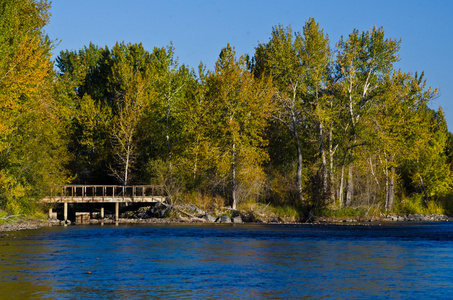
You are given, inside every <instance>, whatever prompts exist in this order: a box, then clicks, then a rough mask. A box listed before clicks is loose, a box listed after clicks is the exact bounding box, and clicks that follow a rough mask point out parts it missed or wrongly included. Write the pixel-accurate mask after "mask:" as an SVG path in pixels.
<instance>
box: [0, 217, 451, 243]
mask: <svg viewBox="0 0 453 300" xmlns="http://www.w3.org/2000/svg"><path fill="white" fill-rule="evenodd" d="M452 220H453V218H451V217H448V216H445V215H419V214H409V215H385V216H379V217H366V218H361V217H355V218H352V217H342V218H338V217H314V218H313V220H311V222H298V221H296V220H294V219H292V218H287V219H285V218H280V217H264V216H263V217H262V218H254V219H251V218H250V215H249V216H247V215H244V214H239V215H237V216H235V217H230V216H228V215H222V216H220V217H212V216H210V215H205V216H203V217H200V218H199V217H175V218H169V217H168V218H165V217H164V218H162V217H161V218H158V217H150V218H120V219H119V220H118V221H115V220H113V219H111V218H107V219H103V220H100V219H91V220H90V221H89V222H86V223H82V224H116V223H118V224H181V223H211V224H216V223H221V224H241V223H248V224H348V225H352V224H357V225H359V224H364V223H387V222H390V223H391V222H448V221H452ZM62 225H65V224H64V222H63V221H59V220H39V219H20V220H18V221H15V222H10V223H6V224H1V225H0V232H10V231H20V230H30V229H39V228H43V227H51V226H62ZM2 236H5V234H3V235H2V234H0V237H2Z"/></svg>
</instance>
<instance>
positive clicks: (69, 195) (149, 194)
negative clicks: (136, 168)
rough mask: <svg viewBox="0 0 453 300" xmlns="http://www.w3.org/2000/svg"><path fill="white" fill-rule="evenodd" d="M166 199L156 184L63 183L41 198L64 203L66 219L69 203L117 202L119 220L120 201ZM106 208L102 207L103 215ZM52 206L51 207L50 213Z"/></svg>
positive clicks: (161, 189) (141, 201)
mask: <svg viewBox="0 0 453 300" xmlns="http://www.w3.org/2000/svg"><path fill="white" fill-rule="evenodd" d="M165 199H166V197H165V195H164V191H163V188H162V187H161V186H154V185H137V186H116V185H61V186H56V187H54V189H53V191H52V195H51V196H50V197H45V198H43V199H41V202H43V203H63V204H64V220H65V221H66V220H67V215H68V212H67V211H68V203H73V204H75V203H115V219H116V220H118V216H119V204H120V203H144V202H148V203H155V202H164V201H165ZM103 211H104V208H103V206H102V208H101V215H102V217H103ZM51 213H52V208H50V209H49V215H51Z"/></svg>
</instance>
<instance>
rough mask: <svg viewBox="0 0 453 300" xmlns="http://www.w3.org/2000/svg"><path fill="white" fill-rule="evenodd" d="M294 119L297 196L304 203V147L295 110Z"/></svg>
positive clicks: (293, 133)
mask: <svg viewBox="0 0 453 300" xmlns="http://www.w3.org/2000/svg"><path fill="white" fill-rule="evenodd" d="M292 121H293V124H292V125H293V132H292V135H293V138H294V142H295V144H296V149H297V175H296V181H297V182H296V185H297V197H298V200H299V201H300V203H301V204H302V203H303V202H304V195H303V194H302V168H303V159H302V147H301V145H300V140H299V133H298V131H297V122H296V117H295V116H294V112H293V114H292Z"/></svg>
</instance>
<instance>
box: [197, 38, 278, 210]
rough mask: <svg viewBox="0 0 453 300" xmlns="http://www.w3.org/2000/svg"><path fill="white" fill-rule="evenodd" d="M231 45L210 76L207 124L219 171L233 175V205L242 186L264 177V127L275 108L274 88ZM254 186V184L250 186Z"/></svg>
mask: <svg viewBox="0 0 453 300" xmlns="http://www.w3.org/2000/svg"><path fill="white" fill-rule="evenodd" d="M235 55H236V53H235V50H234V48H232V47H231V46H230V45H229V44H228V45H227V47H225V48H223V49H222V51H221V53H220V56H219V59H218V60H217V63H216V66H215V71H214V72H212V73H209V74H208V78H207V85H208V91H207V99H208V101H209V103H208V104H207V109H208V110H207V111H208V113H209V116H208V120H209V125H208V127H207V130H208V134H207V135H206V136H208V137H209V138H210V144H211V146H212V147H213V148H215V151H216V152H217V158H216V161H215V162H214V164H215V167H216V170H217V172H219V174H220V175H221V176H222V177H223V178H229V180H228V182H230V184H231V200H232V207H233V209H235V208H236V207H237V203H238V202H239V201H240V199H239V197H238V190H239V185H240V184H243V185H245V184H246V183H256V181H257V180H258V181H259V180H261V178H259V177H261V176H258V178H256V177H255V178H254V176H255V175H261V174H262V170H261V168H260V164H261V163H262V162H263V161H265V160H266V159H267V154H266V152H265V151H264V148H263V146H264V145H265V144H266V141H265V139H264V129H265V127H266V124H267V119H268V117H269V116H270V112H271V109H272V101H271V100H272V89H271V85H270V82H269V81H267V80H265V79H255V78H254V77H253V75H252V74H251V73H250V72H248V71H247V65H246V57H245V56H242V57H240V58H239V60H237V59H236V57H235ZM249 187H250V186H249Z"/></svg>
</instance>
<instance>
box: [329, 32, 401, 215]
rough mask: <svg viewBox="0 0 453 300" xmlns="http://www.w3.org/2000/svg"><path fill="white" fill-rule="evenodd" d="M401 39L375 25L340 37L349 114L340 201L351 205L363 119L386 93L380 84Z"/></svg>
mask: <svg viewBox="0 0 453 300" xmlns="http://www.w3.org/2000/svg"><path fill="white" fill-rule="evenodd" d="M399 44H400V41H396V40H393V39H387V38H385V37H384V30H383V29H382V28H379V29H377V28H372V29H371V30H369V31H366V32H362V33H361V34H359V31H358V30H354V31H353V32H352V33H351V34H350V35H349V37H348V39H347V40H344V39H343V38H341V39H340V41H339V43H338V45H337V48H338V52H339V53H338V55H337V60H336V69H337V75H336V76H337V77H338V78H339V79H338V81H339V86H340V88H341V90H340V93H341V95H342V101H344V105H345V107H346V109H347V111H348V113H349V121H348V123H347V125H346V126H347V130H348V142H347V145H346V148H345V150H344V157H345V159H344V160H343V163H342V172H341V180H340V189H339V196H340V203H341V204H343V203H344V205H345V206H349V205H350V204H351V201H352V197H353V191H354V186H353V182H354V179H353V165H354V164H353V162H354V149H355V148H356V147H358V146H359V145H360V144H361V141H359V137H360V134H361V128H362V125H363V123H362V120H363V119H364V118H366V116H367V114H368V113H369V111H370V108H371V106H372V105H373V102H375V99H376V98H377V96H378V95H379V94H380V93H382V92H383V91H382V89H380V86H381V85H382V83H383V80H384V78H385V76H388V74H390V73H391V71H392V70H393V63H395V62H396V61H398V60H399V57H398V55H397V52H398V51H399V49H400V46H399ZM347 157H349V170H348V176H347V183H346V193H345V195H344V198H343V182H344V167H345V163H346V158H347Z"/></svg>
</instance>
